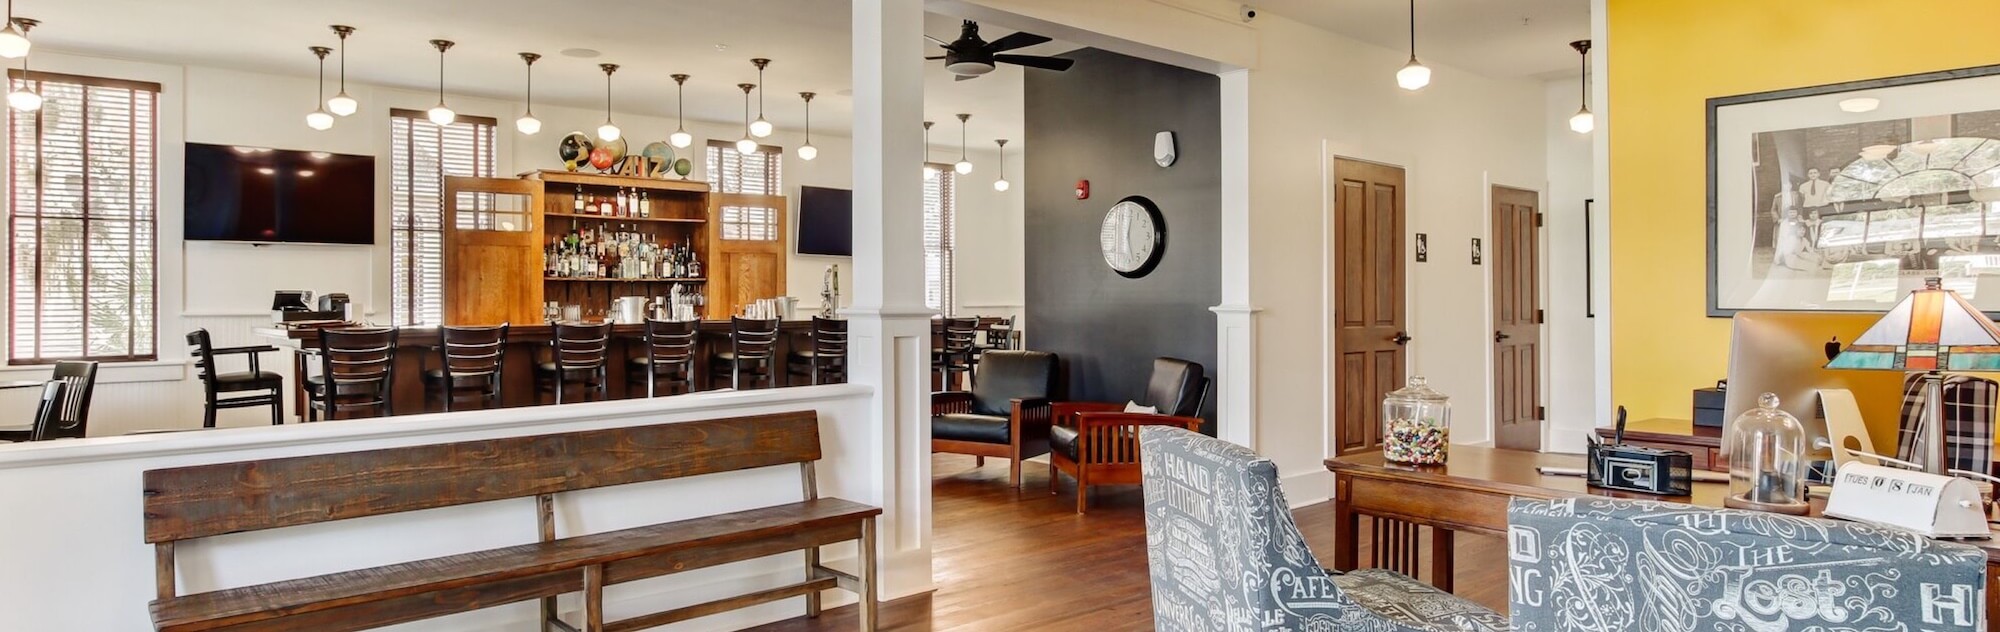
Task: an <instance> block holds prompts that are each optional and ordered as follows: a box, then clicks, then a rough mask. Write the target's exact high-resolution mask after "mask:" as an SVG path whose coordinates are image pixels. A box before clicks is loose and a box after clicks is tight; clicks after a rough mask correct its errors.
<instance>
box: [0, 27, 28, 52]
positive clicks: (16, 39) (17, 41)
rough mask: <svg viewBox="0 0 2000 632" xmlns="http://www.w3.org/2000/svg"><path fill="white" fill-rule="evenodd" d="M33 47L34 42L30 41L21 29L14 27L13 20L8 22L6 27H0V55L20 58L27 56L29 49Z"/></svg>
mask: <svg viewBox="0 0 2000 632" xmlns="http://www.w3.org/2000/svg"><path fill="white" fill-rule="evenodd" d="M33 47H34V44H33V43H31V42H29V41H28V36H27V35H25V34H22V33H21V30H20V29H17V28H14V23H13V22H8V23H7V28H6V29H0V57H5V58H8V59H20V58H22V57H26V56H27V55H28V49H30V48H33Z"/></svg>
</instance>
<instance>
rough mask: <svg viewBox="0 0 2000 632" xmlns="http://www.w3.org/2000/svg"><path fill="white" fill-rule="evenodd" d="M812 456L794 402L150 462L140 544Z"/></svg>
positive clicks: (815, 450)
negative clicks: (697, 416)
mask: <svg viewBox="0 0 2000 632" xmlns="http://www.w3.org/2000/svg"><path fill="white" fill-rule="evenodd" d="M819 458H820V444H819V422H818V418H817V415H816V414H815V413H813V412H811V411H800V412H789V413H777V414H770V415H757V416H751V417H736V418H730V419H717V420H707V421H688V422H680V423H667V424H658V425H651V426H636V427H630V428H610V429H604V430H590V431H583V432H567V433H560V434H547V435H537V436H531V437H512V438H506V439H487V440H483V441H465V442H459V443H444V444H435V445H421V446H410V447H404V448H388V449H383V450H368V451H363V452H345V453H340V454H325V455H314V456H302V457H291V458H282V459H267V460H262V461H243V462H238V463H217V464H213V465H197V466H192V467H181V468H173V469H164V470H150V471H147V472H146V474H145V495H146V497H145V509H146V516H145V521H146V542H147V543H149V544H160V543H167V542H174V541H178V540H187V539H192V538H203V537H208V536H215V535H222V534H226V533H237V532H243V531H257V530H261V529H273V528H278V527H289V526H297V525H305V524H313V523H319V522H328V521H333V520H345V519H348V518H360V517H365V516H377V515H382V514H391V513H398V512H404V511H415V510H419V509H434V508H438V507H450V506H454V505H466V504H472V503H479V502H485V501H490V500H505V499H510V498H523V497H528V496H539V495H544V494H554V493H559V492H568V491H575V490H581V489H591V488H596V487H607V486H612V485H624V484H627V483H641V482H646V481H657V480H665V479H672V478H681V477H686V476H698V475H702V474H711V473H716V472H730V471H735V470H745V469H751V468H758V467H765V466H772V465H783V464H788V463H809V462H812V461H817V460H819Z"/></svg>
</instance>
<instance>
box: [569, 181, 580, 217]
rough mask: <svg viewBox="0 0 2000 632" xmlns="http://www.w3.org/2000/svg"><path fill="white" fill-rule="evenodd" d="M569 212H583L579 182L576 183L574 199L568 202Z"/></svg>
mask: <svg viewBox="0 0 2000 632" xmlns="http://www.w3.org/2000/svg"><path fill="white" fill-rule="evenodd" d="M570 212H571V213H573V214H576V215H582V214H583V185H581V184H579V185H576V199H575V200H574V201H573V202H571V204H570Z"/></svg>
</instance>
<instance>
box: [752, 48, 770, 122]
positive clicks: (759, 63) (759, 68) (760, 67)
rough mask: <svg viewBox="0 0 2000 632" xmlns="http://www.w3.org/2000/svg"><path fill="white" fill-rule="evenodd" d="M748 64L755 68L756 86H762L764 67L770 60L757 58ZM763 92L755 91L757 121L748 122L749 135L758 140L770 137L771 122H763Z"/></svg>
mask: <svg viewBox="0 0 2000 632" xmlns="http://www.w3.org/2000/svg"><path fill="white" fill-rule="evenodd" d="M750 63H751V64H755V65H756V66H757V85H760V86H761V85H764V67H765V66H769V65H771V60H769V59H764V58H762V57H759V58H756V59H752V60H750ZM764 92H765V91H764V90H758V91H757V120H755V121H751V122H750V135H751V136H755V137H758V138H764V137H767V136H770V135H771V122H770V121H766V120H764Z"/></svg>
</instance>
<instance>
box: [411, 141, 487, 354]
mask: <svg viewBox="0 0 2000 632" xmlns="http://www.w3.org/2000/svg"><path fill="white" fill-rule="evenodd" d="M498 123H499V122H498V121H497V120H495V119H491V118H486V117H479V116H466V115H463V114H461V115H459V116H458V120H457V121H454V122H453V123H452V124H451V125H447V126H439V125H437V124H436V123H432V122H431V121H430V119H429V118H426V116H425V114H424V113H423V112H418V111H414V110H391V111H390V113H389V132H390V136H391V137H392V138H391V141H390V154H391V155H390V176H389V187H390V198H391V201H390V217H389V223H390V228H389V240H390V265H389V288H390V289H389V292H390V297H391V299H392V301H391V305H390V307H389V315H390V320H391V322H394V323H395V324H397V325H416V324H430V325H436V324H441V323H443V322H444V232H443V229H444V176H471V177H480V178H491V177H493V174H494V170H495V169H496V168H497V167H496V166H495V165H496V164H497V153H498V152H496V151H495V149H494V143H495V141H496V133H495V129H496V127H497V125H498ZM459 220H460V221H461V223H463V222H469V221H472V215H471V214H467V215H464V216H461V217H460V218H459Z"/></svg>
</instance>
